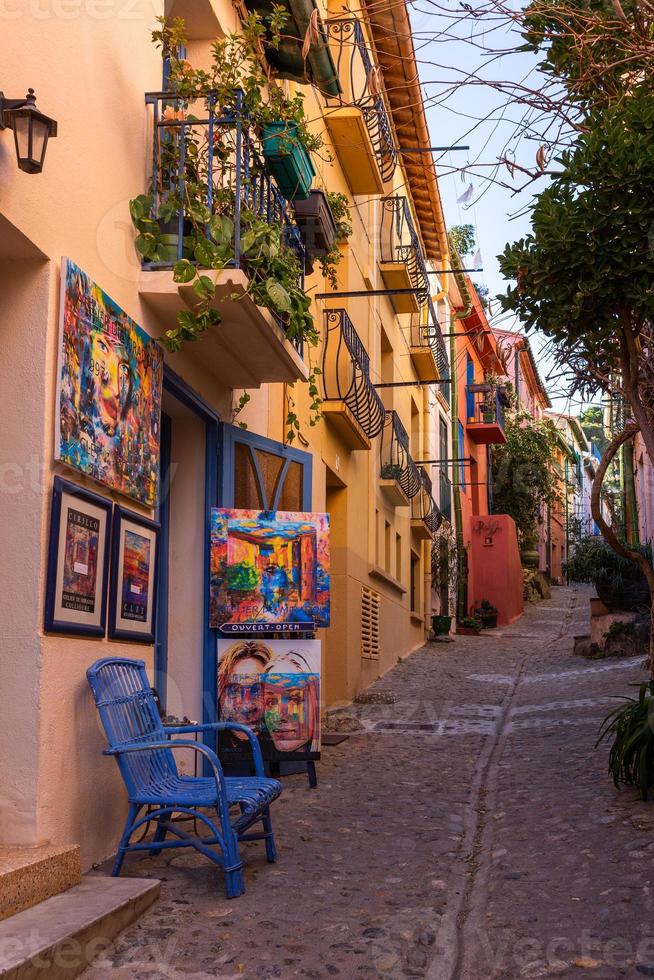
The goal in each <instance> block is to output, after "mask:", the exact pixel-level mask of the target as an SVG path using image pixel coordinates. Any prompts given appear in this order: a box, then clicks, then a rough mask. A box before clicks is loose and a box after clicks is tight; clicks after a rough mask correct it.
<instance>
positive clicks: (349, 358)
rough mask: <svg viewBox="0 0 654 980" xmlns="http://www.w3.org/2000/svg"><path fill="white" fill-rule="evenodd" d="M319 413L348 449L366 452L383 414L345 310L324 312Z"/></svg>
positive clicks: (366, 358)
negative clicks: (321, 393) (321, 397)
mask: <svg viewBox="0 0 654 980" xmlns="http://www.w3.org/2000/svg"><path fill="white" fill-rule="evenodd" d="M322 382H323V389H324V399H323V402H322V406H321V408H322V414H323V415H324V417H325V419H326V420H327V421H328V422H329V423H330V424H331V425H332V426H333V428H334V429H335V430H336V431H337V432H338V434H339V435H340V437H341V439H342V440H343V442H344V443H345V445H346V446H347V447H348V449H351V450H355V449H370V441H371V439H374V438H375V436H378V435H379V433H380V432H381V431H382V429H383V427H384V420H385V417H386V411H385V409H384V405H383V403H382V400H381V398H380V397H379V395H378V394H377V392H376V391H375V389H374V388H373V385H372V382H371V380H370V358H369V356H368V352H367V351H366V349H365V347H364V346H363V344H362V342H361V339H360V337H359V335H358V333H357V332H356V330H355V329H354V327H353V325H352V321H351V320H350V318H349V316H348V315H347V313H346V312H345V310H326V311H325V340H324V346H323V355H322Z"/></svg>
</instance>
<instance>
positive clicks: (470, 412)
mask: <svg viewBox="0 0 654 980" xmlns="http://www.w3.org/2000/svg"><path fill="white" fill-rule="evenodd" d="M474 383H475V362H474V361H473V359H472V358H471V357H470V354H466V417H467V419H468V421H470V420H471V419H474V417H475V396H474V394H473V392H472V391H469V390H468V387H469V385H473V384H474Z"/></svg>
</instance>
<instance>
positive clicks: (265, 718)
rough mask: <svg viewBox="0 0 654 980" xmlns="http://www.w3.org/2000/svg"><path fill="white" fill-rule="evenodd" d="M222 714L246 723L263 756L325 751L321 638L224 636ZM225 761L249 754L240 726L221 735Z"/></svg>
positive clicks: (220, 656)
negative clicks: (238, 728) (239, 730)
mask: <svg viewBox="0 0 654 980" xmlns="http://www.w3.org/2000/svg"><path fill="white" fill-rule="evenodd" d="M218 715H219V718H220V721H233V722H237V723H238V724H241V725H247V726H248V727H249V728H251V729H252V730H253V731H254V732H255V733H256V735H257V737H258V739H259V744H260V746H261V750H262V754H263V757H264V759H267V760H276V761H284V760H289V761H290V760H303V759H307V760H309V759H316V758H317V757H318V753H319V752H320V641H319V640H252V639H250V640H245V639H240V640H238V641H233V640H219V641H218ZM220 751H221V755H222V756H223V758H224V759H225V761H229V760H230V759H234V758H235V757H240V756H245V755H246V754H247V753H248V751H249V749H248V745H247V741H246V740H245V739H244V738H242V737H241V735H240V733H238V732H231V733H229V732H228V733H225V734H222V735H221V740H220Z"/></svg>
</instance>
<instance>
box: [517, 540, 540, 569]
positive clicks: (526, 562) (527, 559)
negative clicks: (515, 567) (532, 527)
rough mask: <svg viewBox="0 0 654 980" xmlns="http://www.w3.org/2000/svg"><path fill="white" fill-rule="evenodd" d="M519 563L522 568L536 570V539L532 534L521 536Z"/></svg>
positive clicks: (537, 560)
mask: <svg viewBox="0 0 654 980" xmlns="http://www.w3.org/2000/svg"><path fill="white" fill-rule="evenodd" d="M520 561H521V562H522V565H523V567H524V568H538V562H539V557H538V537H537V536H536V534H534V533H533V532H532V533H531V534H525V535H523V538H522V542H521V545H520Z"/></svg>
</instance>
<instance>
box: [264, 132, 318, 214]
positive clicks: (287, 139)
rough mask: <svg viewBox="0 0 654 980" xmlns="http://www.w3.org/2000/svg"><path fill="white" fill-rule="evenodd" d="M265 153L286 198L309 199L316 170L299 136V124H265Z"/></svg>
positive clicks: (269, 167) (269, 166) (271, 170)
mask: <svg viewBox="0 0 654 980" xmlns="http://www.w3.org/2000/svg"><path fill="white" fill-rule="evenodd" d="M263 155H264V159H265V161H266V165H267V167H268V169H269V171H270V173H271V174H272V176H273V177H274V178H275V180H276V181H277V186H278V187H279V189H280V191H281V192H282V194H283V195H284V197H285V198H286V199H287V200H289V201H293V200H296V199H297V200H300V201H304V200H306V199H307V198H308V196H309V194H310V193H311V184H312V182H313V178H314V177H315V176H316V171H315V170H314V169H313V164H312V163H311V157H310V156H309V154H308V153H307V151H306V150H305V148H304V147H303V146H302V144H301V143H300V141H299V139H298V137H297V125H296V123H289V122H273V123H268V125H267V126H264V130H263Z"/></svg>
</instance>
